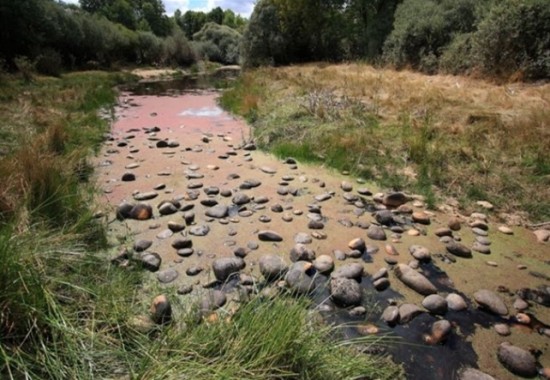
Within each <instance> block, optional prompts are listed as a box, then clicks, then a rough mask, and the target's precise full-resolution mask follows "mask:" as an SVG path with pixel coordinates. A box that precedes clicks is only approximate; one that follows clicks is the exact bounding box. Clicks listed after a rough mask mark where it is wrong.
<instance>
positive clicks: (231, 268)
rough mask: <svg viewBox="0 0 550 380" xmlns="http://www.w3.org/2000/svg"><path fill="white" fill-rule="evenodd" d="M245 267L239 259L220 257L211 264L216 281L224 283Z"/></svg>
mask: <svg viewBox="0 0 550 380" xmlns="http://www.w3.org/2000/svg"><path fill="white" fill-rule="evenodd" d="M244 267H245V263H244V260H243V259H241V258H240V257H222V258H219V259H216V260H214V261H213V262H212V270H213V271H214V275H215V276H216V279H217V280H218V281H221V282H224V281H226V280H227V279H228V278H229V277H230V276H231V275H232V274H235V273H238V272H239V271H240V270H241V269H243V268H244Z"/></svg>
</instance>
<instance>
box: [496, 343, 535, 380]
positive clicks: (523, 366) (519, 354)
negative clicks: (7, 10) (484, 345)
mask: <svg viewBox="0 0 550 380" xmlns="http://www.w3.org/2000/svg"><path fill="white" fill-rule="evenodd" d="M497 357H498V360H499V361H500V362H501V363H502V365H503V366H504V367H505V368H506V369H508V370H509V371H510V372H512V373H513V374H515V375H518V376H523V377H529V378H530V377H535V376H536V375H537V361H536V359H535V357H534V356H533V354H531V353H530V352H529V351H527V350H524V349H523V348H520V347H517V346H513V345H512V344H510V343H508V342H504V343H501V344H500V345H499V347H498V351H497Z"/></svg>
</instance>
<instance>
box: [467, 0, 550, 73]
mask: <svg viewBox="0 0 550 380" xmlns="http://www.w3.org/2000/svg"><path fill="white" fill-rule="evenodd" d="M473 44H474V51H475V55H476V57H478V58H479V64H480V66H481V68H482V69H483V71H484V72H486V73H488V74H493V75H494V74H496V75H499V76H505V77H507V76H510V75H511V74H514V73H517V72H520V76H521V77H523V78H525V79H538V78H548V77H549V76H550V7H549V6H548V2H547V1H545V0H524V1H517V0H506V1H501V2H497V4H496V5H495V6H494V7H492V8H491V10H490V12H489V13H488V14H487V17H485V18H484V20H483V21H482V22H481V23H480V25H479V29H478V31H477V32H476V34H475V35H474V43H473Z"/></svg>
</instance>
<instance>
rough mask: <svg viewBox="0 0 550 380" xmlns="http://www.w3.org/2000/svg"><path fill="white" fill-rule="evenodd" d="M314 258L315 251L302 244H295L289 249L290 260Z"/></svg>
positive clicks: (311, 259) (309, 259)
mask: <svg viewBox="0 0 550 380" xmlns="http://www.w3.org/2000/svg"><path fill="white" fill-rule="evenodd" d="M313 260H315V251H314V250H313V249H311V248H308V247H307V246H306V245H304V244H296V245H295V246H294V247H292V249H291V250H290V261H292V262H296V261H313Z"/></svg>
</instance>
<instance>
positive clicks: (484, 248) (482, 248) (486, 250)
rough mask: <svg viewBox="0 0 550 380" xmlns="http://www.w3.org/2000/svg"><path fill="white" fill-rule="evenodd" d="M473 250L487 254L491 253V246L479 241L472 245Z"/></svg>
mask: <svg viewBox="0 0 550 380" xmlns="http://www.w3.org/2000/svg"><path fill="white" fill-rule="evenodd" d="M472 250H473V251H475V252H479V253H483V254H485V255H488V254H490V253H491V248H489V246H488V245H484V244H481V243H479V242H477V241H476V242H475V243H474V245H472Z"/></svg>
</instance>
